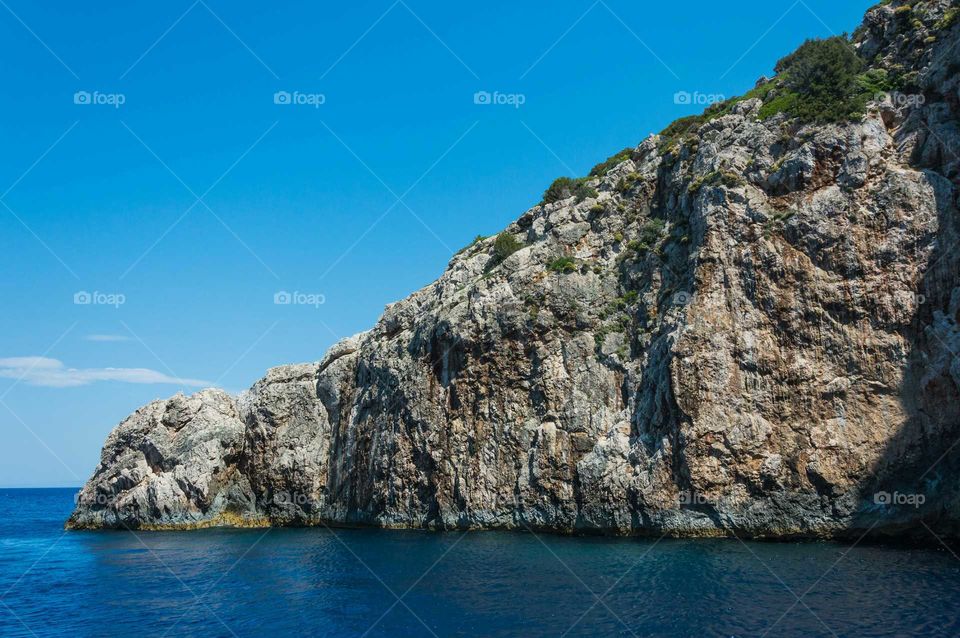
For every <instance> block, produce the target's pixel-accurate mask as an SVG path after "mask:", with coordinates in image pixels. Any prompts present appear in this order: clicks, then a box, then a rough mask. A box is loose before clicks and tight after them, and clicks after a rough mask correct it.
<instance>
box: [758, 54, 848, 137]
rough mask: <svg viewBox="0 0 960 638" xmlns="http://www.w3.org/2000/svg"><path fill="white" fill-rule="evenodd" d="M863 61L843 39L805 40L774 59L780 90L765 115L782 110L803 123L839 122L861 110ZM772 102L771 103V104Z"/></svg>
mask: <svg viewBox="0 0 960 638" xmlns="http://www.w3.org/2000/svg"><path fill="white" fill-rule="evenodd" d="M862 69H863V61H862V60H861V59H860V58H859V56H857V52H856V51H855V50H854V48H853V46H851V44H850V43H849V42H847V40H846V38H844V37H841V36H837V37H833V38H827V39H826V40H807V41H806V42H804V43H803V44H802V45H801V46H800V48H799V49H797V50H796V51H794V52H793V53H791V54H790V55H788V56H786V57H785V58H783V59H781V60H780V61H779V62H777V66H776V67H775V70H776V72H777V74H778V77H779V78H781V80H780V91H778V94H777V96H776V97H775V98H774V100H773V101H772V102H771V103H769V104H766V105H764V106H765V113H764V114H765V115H770V114H774V113H777V112H780V111H784V112H786V113H788V114H789V115H791V116H793V117H797V118H800V119H801V120H803V121H805V122H842V121H846V120H850V119H854V118H856V117H859V116H860V115H862V114H863V112H864V107H865V105H866V100H867V95H866V94H865V93H864V91H863V90H862V89H861V86H860V84H859V82H858V79H859V74H860V71H861V70H862ZM774 103H775V104H774Z"/></svg>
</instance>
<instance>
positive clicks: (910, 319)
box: [67, 0, 960, 539]
mask: <svg viewBox="0 0 960 638" xmlns="http://www.w3.org/2000/svg"><path fill="white" fill-rule="evenodd" d="M905 7H907V8H906V9H905ZM957 12H958V9H957V5H956V3H955V2H951V1H950V0H921V1H919V2H913V3H909V4H908V3H905V2H902V1H900V0H894V1H893V2H887V3H884V4H882V5H880V6H877V7H875V8H873V9H871V10H870V11H869V12H868V13H867V16H866V18H865V21H864V24H863V26H862V27H860V29H858V30H857V32H856V34H855V35H854V37H853V42H854V46H855V47H856V48H857V51H858V53H859V55H860V57H862V58H863V59H864V60H867V61H868V64H869V65H870V66H871V68H886V69H899V70H900V71H901V72H906V73H907V74H908V75H909V76H910V79H911V83H912V84H913V86H914V87H915V88H914V91H913V93H911V94H910V95H902V94H895V95H894V96H893V97H886V98H884V97H881V96H878V98H877V99H875V100H871V101H870V103H869V104H868V105H867V108H866V113H865V115H864V116H863V117H860V118H857V120H856V121H854V122H850V123H840V124H800V123H798V122H797V121H795V120H792V119H790V118H788V117H787V116H786V115H785V114H779V115H774V116H773V117H762V114H761V113H760V109H761V108H762V104H763V102H762V100H761V99H759V98H757V99H744V100H741V101H739V102H735V103H732V104H730V105H729V108H726V109H725V110H724V112H723V113H721V114H720V115H718V116H717V117H713V118H712V119H706V118H704V120H702V121H699V122H698V123H697V125H696V127H693V128H692V130H691V131H688V132H685V134H684V135H680V136H675V137H673V138H671V139H665V138H664V137H661V136H652V137H651V138H649V139H647V140H645V141H644V142H643V143H641V144H640V145H639V146H638V147H636V148H635V149H632V150H630V151H629V152H627V153H625V154H624V155H622V156H621V157H620V158H619V159H618V160H616V161H614V162H612V163H611V165H610V166H607V167H605V169H604V170H602V171H598V172H597V173H596V174H595V175H594V176H592V177H590V178H589V179H588V180H587V181H586V182H585V183H581V186H582V188H580V189H578V190H577V193H576V194H573V193H571V194H570V196H569V197H564V198H560V199H559V200H558V201H552V202H550V203H542V204H540V205H537V206H535V207H533V208H531V209H530V210H528V211H527V212H526V213H524V214H523V215H522V216H521V217H520V218H519V219H518V220H517V221H516V222H514V223H513V224H511V225H510V226H509V227H508V228H507V229H506V231H505V232H506V233H508V234H509V235H511V236H512V237H513V238H514V239H515V240H516V243H517V246H516V247H519V249H518V250H515V251H514V252H509V251H506V252H505V251H503V250H501V249H500V248H498V247H497V246H495V244H497V243H498V242H499V240H498V239H495V238H488V239H480V240H478V241H477V242H475V243H474V244H473V245H471V246H470V247H468V248H466V249H464V250H463V251H461V252H460V253H458V254H457V255H456V256H454V257H453V259H452V260H451V262H450V264H449V266H448V267H447V269H446V271H445V272H444V273H443V275H442V276H441V277H440V278H439V279H438V280H437V281H436V282H434V283H432V284H431V285H429V286H427V287H426V288H424V289H422V290H420V291H418V292H415V293H414V294H412V295H411V296H410V297H408V298H406V299H404V300H403V301H400V302H397V303H395V304H392V305H390V306H389V307H387V309H386V311H385V313H384V315H383V316H382V318H381V319H380V320H379V322H378V323H377V324H376V325H375V326H374V327H373V329H372V330H370V331H368V332H365V333H362V334H359V335H356V336H354V337H352V338H350V339H347V340H345V341H342V342H340V343H338V344H336V345H335V346H333V348H331V349H330V351H329V352H328V353H327V354H326V356H325V357H324V358H323V359H322V360H321V361H320V362H319V363H312V364H303V365H292V366H283V367H279V368H274V369H272V370H270V371H269V372H268V373H267V375H266V376H265V377H264V378H263V379H262V380H260V381H258V382H257V383H256V384H255V385H254V386H253V387H252V388H251V389H250V390H248V391H246V392H245V393H243V394H241V395H240V396H231V395H229V394H227V393H225V392H222V391H220V390H204V391H202V392H198V393H197V394H194V395H193V396H189V397H187V396H183V395H177V396H175V397H173V398H171V399H168V400H164V401H155V402H153V403H151V404H149V405H147V406H146V407H144V408H141V409H140V410H138V411H137V412H136V413H134V414H133V415H131V416H130V417H128V418H127V419H126V420H125V421H123V422H122V423H121V424H120V425H119V426H118V427H117V428H116V429H115V430H114V431H113V432H112V433H111V434H110V436H109V438H108V439H107V441H106V444H105V445H104V448H103V453H102V456H101V460H100V464H99V466H98V467H97V469H96V471H95V473H94V475H93V477H92V478H91V479H90V480H89V481H88V482H87V484H86V486H85V487H84V488H83V491H82V492H81V494H80V496H79V500H78V504H77V507H76V511H75V512H74V513H73V515H72V516H71V517H70V519H69V521H68V522H67V527H68V528H72V529H94V528H119V529H124V528H129V529H192V528H201V527H210V526H238V527H243V526H267V525H276V526H282V525H304V526H306V525H331V526H334V525H374V526H380V527H406V528H430V529H480V528H483V529H530V530H537V531H541V530H543V531H552V532H560V533H598V534H624V535H626V534H645V535H654V536H661V535H670V536H728V535H737V536H738V537H741V538H746V537H752V538H779V539H785V538H855V539H858V538H861V537H863V536H865V535H868V534H869V535H871V536H901V537H905V536H914V535H919V534H924V535H926V534H927V532H926V531H925V530H924V529H923V527H924V525H925V526H927V527H929V528H930V529H931V530H934V531H935V532H936V533H937V534H938V535H943V536H945V537H956V536H958V532H960V480H958V479H960V445H958V441H960V359H958V357H957V353H960V330H958V322H960V272H958V265H960V253H958V248H960V243H958V242H960V225H958V224H960V217H958V198H957V192H958V185H960V157H958V154H960V127H958V123H960V121H958V114H960V77H958V70H960V20H957V19H956V17H957Z"/></svg>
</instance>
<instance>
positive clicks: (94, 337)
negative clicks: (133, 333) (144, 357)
mask: <svg viewBox="0 0 960 638" xmlns="http://www.w3.org/2000/svg"><path fill="white" fill-rule="evenodd" d="M83 339H84V341H133V337H129V336H127V335H87V336H85V337H84V338H83Z"/></svg>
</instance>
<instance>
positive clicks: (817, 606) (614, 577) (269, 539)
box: [0, 489, 960, 638]
mask: <svg viewBox="0 0 960 638" xmlns="http://www.w3.org/2000/svg"><path fill="white" fill-rule="evenodd" d="M73 494H74V490H68V489H65V490H0V636H24V637H36V638H39V637H44V636H60V635H70V636H129V635H137V636H183V635H186V636H244V637H245V636H263V635H265V634H267V635H274V636H283V635H296V634H304V633H306V634H308V635H314V636H331V637H332V636H337V637H340V636H362V635H367V636H431V635H436V636H440V637H446V636H520V635H522V636H563V635H566V636H717V637H725V638H726V637H731V636H763V635H767V636H771V637H773V636H776V637H780V636H788V637H792V636H797V637H801V636H802V637H804V638H807V637H811V636H843V637H846V636H940V635H942V636H956V635H958V634H960V620H958V616H957V609H958V608H960V560H958V559H957V558H955V557H954V556H953V555H951V554H950V553H949V552H947V551H946V550H943V551H936V550H931V549H904V548H894V547H877V546H861V545H858V546H855V547H852V548H851V547H850V546H849V545H840V544H832V543H790V544H777V543H740V542H738V541H736V540H729V541H712V540H711V541H702V540H701V541H678V540H661V541H659V542H657V541H656V540H655V539H652V540H635V539H603V538H567V537H555V536H546V535H543V536H534V535H532V534H521V533H500V532H470V533H466V534H463V533H444V534H438V533H429V532H406V531H382V530H344V529H337V530H327V529H322V528H320V529H284V530H206V531H198V532H182V533H181V532H165V533H164V532H142V533H141V532H138V533H137V534H133V533H130V532H66V533H65V532H64V531H63V521H64V520H65V519H66V517H67V515H68V514H69V512H70V510H71V508H72V506H73ZM798 598H799V599H800V601H799V602H798Z"/></svg>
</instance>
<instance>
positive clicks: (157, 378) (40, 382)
mask: <svg viewBox="0 0 960 638" xmlns="http://www.w3.org/2000/svg"><path fill="white" fill-rule="evenodd" d="M0 378H6V379H18V380H20V381H21V382H23V383H26V384H28V385H35V386H42V387H46V388H72V387H77V386H81V385H89V384H91V383H97V382H98V381H115V382H118V383H139V384H168V385H183V386H190V387H202V386H210V385H213V384H212V383H210V382H209V381H203V380H201V379H180V378H177V377H171V376H169V375H166V374H163V373H162V372H157V371H156V370H150V369H148V368H68V367H66V366H65V365H63V362H61V361H58V360H57V359H50V358H48V357H8V358H5V359H4V358H0Z"/></svg>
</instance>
